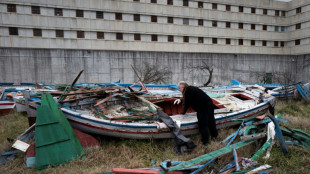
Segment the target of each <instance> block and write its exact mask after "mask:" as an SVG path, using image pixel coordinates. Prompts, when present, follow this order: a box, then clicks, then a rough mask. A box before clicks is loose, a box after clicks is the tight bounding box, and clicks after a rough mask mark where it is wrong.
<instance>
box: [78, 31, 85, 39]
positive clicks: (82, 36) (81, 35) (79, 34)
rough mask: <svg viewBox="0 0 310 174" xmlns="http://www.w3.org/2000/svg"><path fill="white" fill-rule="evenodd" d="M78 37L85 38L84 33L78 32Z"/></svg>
mask: <svg viewBox="0 0 310 174" xmlns="http://www.w3.org/2000/svg"><path fill="white" fill-rule="evenodd" d="M76 37H77V38H84V37H85V35H84V31H77V32H76Z"/></svg>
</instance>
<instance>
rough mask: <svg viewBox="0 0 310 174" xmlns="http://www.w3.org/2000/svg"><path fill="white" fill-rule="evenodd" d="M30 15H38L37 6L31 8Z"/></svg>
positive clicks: (38, 9)
mask: <svg viewBox="0 0 310 174" xmlns="http://www.w3.org/2000/svg"><path fill="white" fill-rule="evenodd" d="M31 13H32V14H40V7H39V6H31Z"/></svg>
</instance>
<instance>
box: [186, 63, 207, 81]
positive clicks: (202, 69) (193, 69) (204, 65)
mask: <svg viewBox="0 0 310 174" xmlns="http://www.w3.org/2000/svg"><path fill="white" fill-rule="evenodd" d="M187 68H188V69H190V72H193V71H197V70H198V71H202V72H203V73H208V74H209V78H208V80H206V82H205V83H204V84H203V86H208V85H209V84H210V83H211V80H212V74H213V68H212V66H209V65H208V64H207V63H206V62H204V61H202V65H199V66H189V67H187Z"/></svg>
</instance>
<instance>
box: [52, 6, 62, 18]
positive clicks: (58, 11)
mask: <svg viewBox="0 0 310 174" xmlns="http://www.w3.org/2000/svg"><path fill="white" fill-rule="evenodd" d="M54 14H55V16H63V14H62V9H61V8H55V9H54Z"/></svg>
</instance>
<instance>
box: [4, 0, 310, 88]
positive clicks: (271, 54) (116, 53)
mask: <svg viewBox="0 0 310 174" xmlns="http://www.w3.org/2000/svg"><path fill="white" fill-rule="evenodd" d="M0 14H1V18H0V73H1V75H0V82H47V83H51V82H53V83H70V82H71V81H72V80H73V79H74V77H75V76H76V74H78V72H79V71H80V70H81V69H84V74H83V75H82V76H81V78H80V81H81V82H113V81H117V80H121V82H134V81H136V80H137V78H136V77H135V75H134V73H133V71H132V69H131V66H130V65H133V66H135V67H136V68H138V69H141V68H143V65H144V63H148V64H150V65H152V66H157V67H166V68H169V69H170V70H171V72H172V73H171V74H170V76H171V78H170V79H171V80H170V81H169V82H168V83H176V82H177V81H179V80H186V81H189V82H190V83H195V84H198V85H200V84H203V83H204V82H205V80H206V79H207V77H206V76H207V75H208V74H207V73H205V72H203V71H201V70H199V69H198V68H196V69H193V67H198V66H201V65H202V64H205V63H206V64H208V65H209V66H210V67H212V68H213V70H214V71H213V80H212V84H225V83H226V84H227V83H229V81H230V80H231V79H233V78H234V79H238V80H240V81H242V82H245V83H257V82H260V81H263V80H264V78H265V77H266V75H272V77H273V81H274V82H283V80H284V79H286V80H288V79H289V80H293V81H297V80H306V81H309V75H310V54H309V53H310V1H308V0H292V1H290V2H281V1H275V0H230V1H226V0H200V1H199V0H87V1H86V0H66V1H48V0H27V1H25V0H2V1H0Z"/></svg>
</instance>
